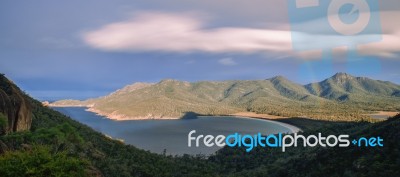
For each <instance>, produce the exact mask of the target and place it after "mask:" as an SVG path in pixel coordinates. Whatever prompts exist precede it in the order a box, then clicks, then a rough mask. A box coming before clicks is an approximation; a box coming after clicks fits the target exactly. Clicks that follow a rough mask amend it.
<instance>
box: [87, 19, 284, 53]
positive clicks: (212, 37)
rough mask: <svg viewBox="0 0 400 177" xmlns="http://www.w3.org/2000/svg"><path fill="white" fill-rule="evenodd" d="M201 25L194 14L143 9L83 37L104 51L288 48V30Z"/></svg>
mask: <svg viewBox="0 0 400 177" xmlns="http://www.w3.org/2000/svg"><path fill="white" fill-rule="evenodd" d="M204 26H205V24H204V23H203V21H202V20H201V19H200V18H198V17H195V16H188V15H185V14H165V13H144V14H140V15H138V16H137V17H136V18H133V19H131V20H128V21H123V22H117V23H112V24H109V25H105V26H103V27H101V28H100V29H97V30H94V31H90V32H87V33H85V34H84V41H85V42H86V43H87V44H88V45H89V46H91V47H94V48H98V49H102V50H107V51H154V50H157V51H171V52H187V51H205V52H254V51H266V50H271V51H280V50H287V49H288V48H291V44H290V32H288V31H276V30H265V29H252V28H214V29H206V28H205V27H204Z"/></svg>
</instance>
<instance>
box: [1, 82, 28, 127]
mask: <svg viewBox="0 0 400 177" xmlns="http://www.w3.org/2000/svg"><path fill="white" fill-rule="evenodd" d="M0 113H1V114H3V115H4V116H5V118H6V122H7V123H6V126H5V133H10V132H18V131H25V130H29V129H30V128H31V123H32V106H31V103H30V101H29V100H28V99H27V98H26V96H25V94H24V93H23V92H22V91H21V90H20V89H19V88H18V87H17V86H16V85H15V84H14V83H13V82H11V81H10V80H8V79H7V78H6V77H5V76H4V75H2V74H1V75H0Z"/></svg>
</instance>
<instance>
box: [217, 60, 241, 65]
mask: <svg viewBox="0 0 400 177" xmlns="http://www.w3.org/2000/svg"><path fill="white" fill-rule="evenodd" d="M218 63H220V64H221V65H225V66H233V65H237V63H236V62H235V61H234V60H233V59H232V58H223V59H220V60H218Z"/></svg>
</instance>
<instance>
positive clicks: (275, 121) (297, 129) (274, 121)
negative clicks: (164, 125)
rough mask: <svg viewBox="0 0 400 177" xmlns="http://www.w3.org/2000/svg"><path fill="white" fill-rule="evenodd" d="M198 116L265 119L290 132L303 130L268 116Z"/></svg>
mask: <svg viewBox="0 0 400 177" xmlns="http://www.w3.org/2000/svg"><path fill="white" fill-rule="evenodd" d="M198 117H235V118H242V119H255V120H261V121H267V122H271V123H275V124H278V125H280V126H283V127H285V128H287V129H289V130H290V131H291V132H290V133H298V132H302V131H303V130H302V129H301V128H299V127H297V126H295V125H292V124H288V123H284V122H280V121H278V119H270V118H265V117H247V116H238V115H211V116H198Z"/></svg>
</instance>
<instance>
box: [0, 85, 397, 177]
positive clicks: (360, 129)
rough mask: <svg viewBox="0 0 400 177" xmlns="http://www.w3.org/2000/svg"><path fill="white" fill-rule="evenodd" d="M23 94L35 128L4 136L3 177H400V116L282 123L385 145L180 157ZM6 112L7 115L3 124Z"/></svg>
mask: <svg viewBox="0 0 400 177" xmlns="http://www.w3.org/2000/svg"><path fill="white" fill-rule="evenodd" d="M0 84H10V83H0ZM3 88H4V87H3ZM21 94H22V95H23V96H24V97H25V99H26V100H28V102H29V103H30V105H31V109H32V110H31V111H32V123H31V127H30V129H29V130H25V131H10V132H7V133H2V134H3V135H1V136H0V176H13V177H14V176H400V168H399V167H400V148H399V147H400V142H399V141H398V140H399V139H400V115H398V116H395V117H393V118H390V119H388V120H386V121H382V122H378V123H370V122H364V121H359V122H331V121H321V120H310V119H304V118H289V119H284V120H281V121H283V122H288V123H292V124H295V125H297V126H299V127H300V128H302V129H303V131H304V132H303V134H305V135H307V134H316V133H317V132H321V133H323V134H349V135H350V136H351V137H360V136H381V137H382V138H383V139H384V147H377V148H356V147H353V146H350V147H347V148H322V147H315V148H302V147H298V148H291V149H288V151H287V152H284V153H283V152H281V151H280V150H279V149H274V148H272V149H270V148H256V149H254V150H253V151H251V152H250V153H246V152H245V149H241V148H223V149H221V150H220V151H218V152H217V153H216V154H215V155H212V156H210V157H205V156H201V155H198V156H189V155H183V156H179V157H173V156H168V155H165V154H154V153H151V152H148V151H144V150H141V149H138V148H136V147H134V146H132V145H126V144H123V143H121V142H120V141H116V140H112V139H110V138H108V137H106V136H104V135H103V134H101V133H99V132H96V131H94V130H93V129H91V128H90V127H88V126H85V125H82V124H80V123H78V122H76V121H74V120H72V119H71V118H69V117H67V116H65V115H62V114H60V113H59V112H57V111H54V110H52V109H51V108H48V107H44V106H42V104H41V103H40V102H38V101H36V100H34V99H32V98H31V97H29V96H27V95H26V94H24V93H21ZM6 117H7V116H6V115H5V114H0V127H2V128H3V129H6V127H7V124H8V123H7V122H8V120H7V118H6ZM0 130H1V128H0Z"/></svg>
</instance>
